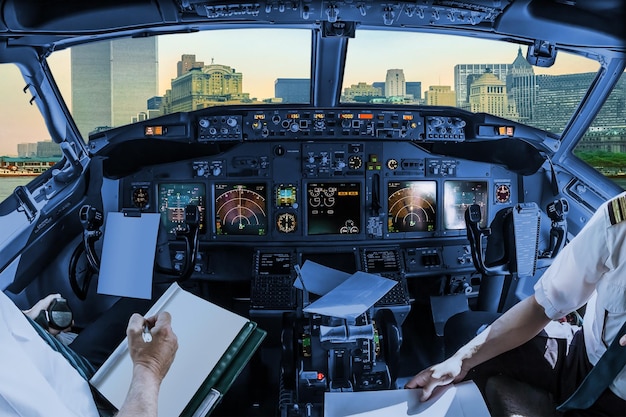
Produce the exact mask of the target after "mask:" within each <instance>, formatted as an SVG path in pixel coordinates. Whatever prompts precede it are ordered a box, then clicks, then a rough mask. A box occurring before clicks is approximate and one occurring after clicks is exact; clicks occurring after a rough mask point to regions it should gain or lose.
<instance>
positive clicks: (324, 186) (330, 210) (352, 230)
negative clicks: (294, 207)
mask: <svg viewBox="0 0 626 417" xmlns="http://www.w3.org/2000/svg"><path fill="white" fill-rule="evenodd" d="M306 190H307V219H308V222H307V232H308V234H309V235H339V234H358V233H360V231H361V230H360V228H361V184H360V183H357V182H333V183H309V184H307V189H306Z"/></svg>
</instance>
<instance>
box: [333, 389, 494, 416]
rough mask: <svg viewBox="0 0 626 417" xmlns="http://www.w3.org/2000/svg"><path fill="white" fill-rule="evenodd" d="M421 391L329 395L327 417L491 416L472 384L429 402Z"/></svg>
mask: <svg viewBox="0 0 626 417" xmlns="http://www.w3.org/2000/svg"><path fill="white" fill-rule="evenodd" d="M420 393H421V390H419V389H414V390H410V389H399V390H383V391H370V392H365V391H361V392H327V393H325V394H324V417H399V416H417V417H489V411H488V410H487V406H486V405H485V402H484V400H483V398H482V395H481V394H480V391H479V390H478V387H476V385H475V384H474V383H473V382H472V381H467V382H462V383H460V384H455V385H449V386H448V387H445V388H441V389H439V390H438V391H435V394H433V396H432V397H431V398H430V399H429V400H428V401H425V402H420V401H419V396H420Z"/></svg>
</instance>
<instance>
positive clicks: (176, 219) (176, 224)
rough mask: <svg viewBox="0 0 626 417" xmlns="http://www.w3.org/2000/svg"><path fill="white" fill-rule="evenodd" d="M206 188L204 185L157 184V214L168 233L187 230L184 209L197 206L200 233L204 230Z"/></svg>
mask: <svg viewBox="0 0 626 417" xmlns="http://www.w3.org/2000/svg"><path fill="white" fill-rule="evenodd" d="M205 202H206V188H205V186H204V184H190V183H163V184H159V212H160V213H161V224H162V225H163V226H164V227H165V230H167V232H168V233H173V234H175V233H176V232H183V231H185V230H186V229H187V224H186V222H185V208H186V207H187V206H188V205H192V204H193V205H197V206H198V208H199V209H200V224H199V226H198V228H199V231H200V232H204V230H205V216H206V214H205V213H206V203H205Z"/></svg>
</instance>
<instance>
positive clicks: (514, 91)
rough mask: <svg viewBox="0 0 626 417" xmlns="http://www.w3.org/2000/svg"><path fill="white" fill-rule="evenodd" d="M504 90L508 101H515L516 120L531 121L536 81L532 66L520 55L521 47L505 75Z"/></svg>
mask: <svg viewBox="0 0 626 417" xmlns="http://www.w3.org/2000/svg"><path fill="white" fill-rule="evenodd" d="M506 90H507V94H508V95H509V97H508V100H509V102H511V103H515V106H516V109H517V113H518V121H519V122H521V123H528V122H531V121H533V119H534V117H533V113H534V110H535V101H536V93H537V82H536V77H535V71H534V70H533V66H532V65H530V63H529V62H528V61H526V58H524V56H523V55H522V48H521V47H520V48H519V49H518V50H517V57H516V58H515V61H513V63H512V64H511V67H510V69H509V71H508V74H507V76H506Z"/></svg>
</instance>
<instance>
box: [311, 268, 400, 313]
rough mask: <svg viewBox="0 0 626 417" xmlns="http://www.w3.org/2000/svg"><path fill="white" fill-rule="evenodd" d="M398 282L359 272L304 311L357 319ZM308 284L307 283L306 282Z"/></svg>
mask: <svg viewBox="0 0 626 417" xmlns="http://www.w3.org/2000/svg"><path fill="white" fill-rule="evenodd" d="M396 284H397V282H396V281H394V280H391V279H387V278H383V277H381V276H378V275H373V274H368V273H367V272H357V273H355V274H353V275H352V276H350V278H348V279H347V280H345V281H344V282H342V283H341V284H339V285H338V286H337V287H335V288H334V289H333V290H331V291H330V292H328V293H326V295H324V296H322V297H321V298H319V299H318V300H316V301H314V302H313V303H311V304H310V305H309V306H308V307H306V308H304V309H303V311H305V312H307V313H317V314H322V315H325V316H331V317H339V318H343V319H355V318H357V317H358V316H359V315H361V314H363V313H364V312H365V311H366V310H367V309H368V308H370V307H371V306H373V305H374V304H375V303H376V301H378V300H380V299H381V298H382V297H383V296H384V295H385V294H387V292H388V291H389V290H390V289H391V288H393V286H394V285H396ZM305 285H306V283H305Z"/></svg>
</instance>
